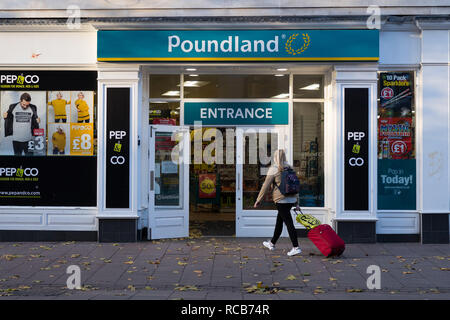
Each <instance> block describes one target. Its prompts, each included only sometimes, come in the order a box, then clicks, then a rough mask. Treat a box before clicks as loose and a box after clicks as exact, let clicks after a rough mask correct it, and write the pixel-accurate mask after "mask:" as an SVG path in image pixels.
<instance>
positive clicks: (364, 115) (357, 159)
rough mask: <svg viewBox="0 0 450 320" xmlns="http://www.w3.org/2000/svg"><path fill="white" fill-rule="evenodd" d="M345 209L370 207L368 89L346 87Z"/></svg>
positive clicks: (362, 209)
mask: <svg viewBox="0 0 450 320" xmlns="http://www.w3.org/2000/svg"><path fill="white" fill-rule="evenodd" d="M344 99H345V102H344V103H345V111H344V112H345V131H344V134H345V136H344V139H345V143H344V146H345V148H344V149H345V150H344V152H345V154H344V161H345V162H344V209H345V210H361V211H365V210H369V165H368V160H369V157H368V154H369V146H368V144H369V89H367V88H345V98H344Z"/></svg>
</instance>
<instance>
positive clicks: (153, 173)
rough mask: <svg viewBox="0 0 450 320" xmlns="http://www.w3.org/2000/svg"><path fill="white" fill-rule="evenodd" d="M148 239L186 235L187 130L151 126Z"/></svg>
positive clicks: (187, 205)
mask: <svg viewBox="0 0 450 320" xmlns="http://www.w3.org/2000/svg"><path fill="white" fill-rule="evenodd" d="M149 151H150V155H149V161H150V197H149V227H150V230H149V233H148V238H149V239H162V238H180V237H187V236H188V235H189V158H190V144H189V130H188V129H187V128H182V127H179V126H163V125H158V126H150V148H149Z"/></svg>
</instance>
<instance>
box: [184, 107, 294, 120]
mask: <svg viewBox="0 0 450 320" xmlns="http://www.w3.org/2000/svg"><path fill="white" fill-rule="evenodd" d="M196 121H201V122H202V125H287V124H289V103H288V102H186V103H185V104H184V124H185V125H194V124H195V122H196Z"/></svg>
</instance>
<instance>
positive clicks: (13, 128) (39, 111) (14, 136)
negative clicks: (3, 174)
mask: <svg viewBox="0 0 450 320" xmlns="http://www.w3.org/2000/svg"><path fill="white" fill-rule="evenodd" d="M0 104H1V116H2V117H1V130H0V155H15V156H43V155H45V154H46V151H47V146H46V127H47V116H46V114H47V112H46V107H45V105H46V93H45V92H23V91H1V92H0Z"/></svg>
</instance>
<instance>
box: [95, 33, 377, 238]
mask: <svg viewBox="0 0 450 320" xmlns="http://www.w3.org/2000/svg"><path fill="white" fill-rule="evenodd" d="M97 50H98V61H99V69H100V83H101V82H102V80H101V78H102V77H105V78H106V77H108V78H110V76H109V75H115V76H122V75H125V73H119V72H117V69H118V68H119V69H120V68H127V67H128V68H129V66H130V64H132V65H133V66H134V67H135V68H136V71H135V74H134V76H135V77H136V79H139V84H138V86H139V88H138V92H140V93H141V96H139V98H138V99H139V101H140V102H142V104H141V105H140V106H138V108H137V112H136V111H135V112H136V115H135V117H136V119H138V122H139V129H138V131H139V143H140V144H139V146H140V147H139V150H140V151H138V154H139V160H138V161H139V162H140V163H139V165H138V168H139V170H138V171H139V172H140V174H139V175H138V177H139V178H138V179H139V181H138V189H137V190H139V191H138V204H139V205H140V206H141V207H142V208H145V209H143V210H142V212H141V213H139V214H138V216H139V217H140V218H139V220H138V223H139V227H138V228H139V229H144V228H147V230H148V233H147V236H148V238H149V239H158V238H171V237H185V236H188V235H189V231H190V232H191V234H203V235H205V234H207V235H236V236H238V237H241V236H247V237H267V236H270V235H271V234H272V232H273V226H274V222H275V218H276V211H275V207H274V205H273V202H272V199H271V198H270V195H269V196H267V197H266V198H264V201H263V203H262V206H261V207H259V208H258V209H255V208H254V207H253V204H254V202H255V199H256V196H257V194H258V191H259V190H260V188H261V186H262V183H263V181H264V178H265V174H266V172H267V169H268V166H269V165H270V162H271V155H272V153H273V152H274V150H276V149H278V148H283V149H285V150H286V152H287V156H288V160H289V162H290V163H292V164H293V166H294V168H295V170H296V172H297V174H298V176H299V178H300V180H301V186H302V192H301V194H300V197H299V202H300V205H301V206H302V207H303V208H304V209H305V211H306V212H308V213H311V214H313V215H315V216H316V217H318V218H319V219H320V220H321V221H322V222H324V223H329V224H332V225H334V226H335V227H338V229H341V230H343V232H347V233H348V234H349V235H350V234H351V236H353V237H355V238H354V239H350V241H351V240H353V241H375V223H376V221H377V217H376V209H375V202H374V195H376V193H374V190H373V189H371V188H370V186H371V185H372V184H374V180H375V179H376V176H375V175H374V173H375V170H376V161H377V151H376V150H377V141H376V132H377V125H376V123H377V113H376V112H377V111H376V110H377V71H376V64H377V61H378V59H379V31H378V30H100V31H99V32H98V48H97ZM110 69H111V71H110ZM129 75H130V74H126V76H129ZM119 80H125V79H121V78H119V77H117V78H116V79H114V81H115V82H117V81H119ZM108 82H109V81H107V80H105V83H102V84H101V85H100V86H101V88H100V89H99V90H100V91H102V92H106V106H107V109H108V108H109V107H110V103H109V102H108V101H111V100H113V101H112V102H111V108H113V106H112V105H113V104H114V103H115V101H117V99H118V98H117V97H116V96H115V94H116V92H118V91H119V90H122V88H116V87H117V85H116V84H115V83H112V81H111V82H109V83H108ZM130 92H132V89H129V90H125V91H123V94H124V95H126V96H127V97H128V95H130ZM109 94H114V95H113V96H112V97H114V98H110V97H109ZM130 110H132V108H131V109H130ZM131 112H133V111H131ZM107 113H108V110H107ZM107 117H108V121H110V119H109V116H107ZM112 117H114V115H112ZM119 117H120V118H121V119H123V118H122V116H119ZM117 121H119V119H117ZM110 136H111V135H110V134H109V133H108V138H110ZM344 137H345V139H344ZM116 140H117V139H113V142H115V141H116ZM113 142H111V143H113ZM349 144H351V146H348V145H349ZM349 148H350V149H349ZM119 153H120V152H117V154H119ZM113 154H115V153H113ZM174 159H175V161H174ZM113 165H114V166H117V164H113ZM113 165H110V164H108V163H107V165H106V166H107V168H108V166H113ZM107 170H108V169H107ZM131 177H133V175H131ZM113 179H117V181H124V180H127V179H129V176H128V170H124V171H123V173H122V176H121V177H120V176H118V175H117V174H116V175H115V177H114V178H113ZM131 179H133V178H131ZM106 196H108V194H107V195H106ZM113 198H114V199H115V201H117V199H118V198H120V195H115V196H114V197H113ZM115 210H118V209H117V208H111V212H114V211H115ZM347 217H351V219H347ZM108 218H110V217H108ZM109 223H113V222H112V221H111V220H109ZM121 223H123V222H121ZM361 225H362V227H361ZM355 226H356V228H357V229H359V232H360V233H359V234H358V235H356V236H355V235H354V231H355ZM296 228H298V230H299V233H300V234H303V233H304V232H303V230H304V229H302V227H301V226H300V225H299V224H296ZM343 235H344V238H345V234H343ZM346 238H347V239H349V236H347V237H346Z"/></svg>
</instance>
